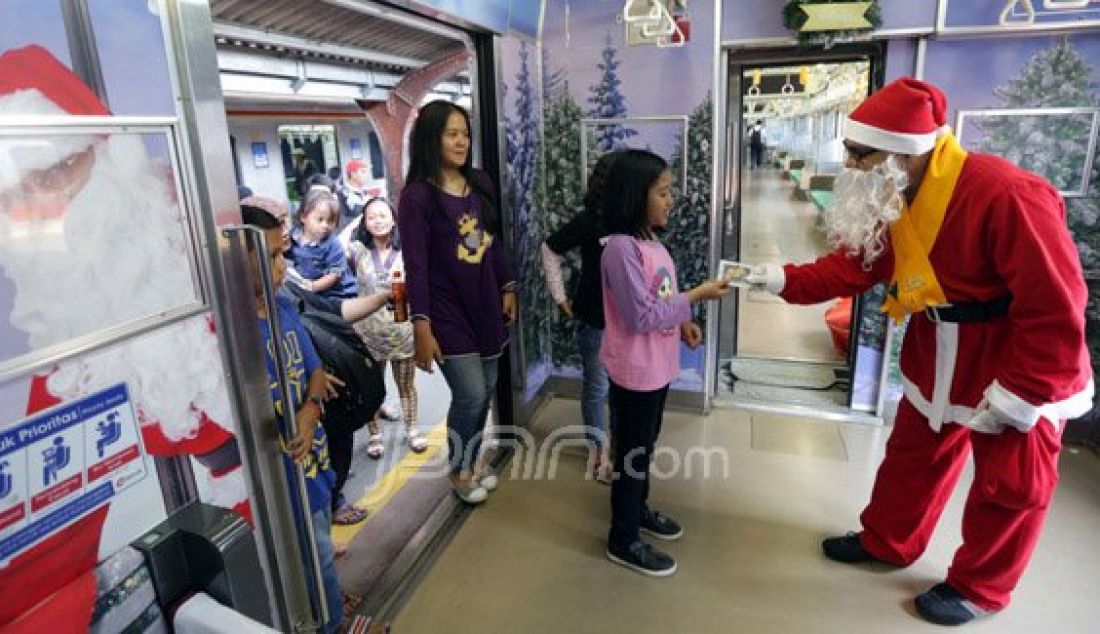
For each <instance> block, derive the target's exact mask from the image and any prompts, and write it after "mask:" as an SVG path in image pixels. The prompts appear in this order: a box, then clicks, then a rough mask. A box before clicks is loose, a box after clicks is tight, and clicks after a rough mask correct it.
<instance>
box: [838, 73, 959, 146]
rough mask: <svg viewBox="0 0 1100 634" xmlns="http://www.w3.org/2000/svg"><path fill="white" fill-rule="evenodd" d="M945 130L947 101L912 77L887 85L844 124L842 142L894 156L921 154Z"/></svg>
mask: <svg viewBox="0 0 1100 634" xmlns="http://www.w3.org/2000/svg"><path fill="white" fill-rule="evenodd" d="M948 130H949V128H948V127H947V97H945V96H944V94H943V92H941V91H940V89H939V88H936V87H935V86H933V85H932V84H928V83H925V82H923V81H920V80H919V79H913V78H912V77H902V78H901V79H898V80H895V81H893V82H891V83H889V84H887V85H886V86H885V87H884V88H883V89H882V90H879V91H878V92H876V93H875V94H873V95H871V96H870V97H868V98H867V99H865V100H864V101H863V103H861V104H860V105H859V107H858V108H856V109H855V110H853V111H852V114H850V115H848V119H847V120H846V121H845V122H844V138H846V139H848V140H849V141H854V142H856V143H859V144H860V145H866V146H867V147H873V148H875V149H879V150H884V151H886V152H894V153H896V154H910V155H917V154H924V153H925V152H928V151H930V150H931V149H932V148H933V147H935V146H936V139H938V138H939V137H940V135H942V134H944V133H945V132H947V131H948Z"/></svg>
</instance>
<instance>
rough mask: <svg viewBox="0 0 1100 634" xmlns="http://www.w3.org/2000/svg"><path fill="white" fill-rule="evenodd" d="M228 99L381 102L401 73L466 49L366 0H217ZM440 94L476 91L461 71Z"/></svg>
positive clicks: (214, 12) (456, 39)
mask: <svg viewBox="0 0 1100 634" xmlns="http://www.w3.org/2000/svg"><path fill="white" fill-rule="evenodd" d="M210 11H211V16H212V18H213V21H214V37H215V42H216V44H217V49H218V65H219V68H220V70H221V76H222V84H223V89H224V90H225V92H226V98H227V100H228V101H231V102H232V101H241V100H249V101H255V100H257V99H260V100H263V99H266V100H267V101H269V102H270V101H276V100H278V99H279V98H281V97H285V98H287V100H288V101H292V102H299V103H304V102H316V103H327V104H329V105H331V104H333V103H345V104H347V105H348V106H349V107H350V106H352V105H354V101H356V100H368V101H375V100H382V99H386V98H387V97H388V96H389V90H390V89H391V88H392V87H393V86H394V85H396V84H397V82H399V81H400V79H401V77H402V76H403V75H404V74H405V73H407V72H409V71H411V70H414V69H416V68H419V67H421V66H425V65H427V64H430V63H432V62H433V61H435V60H438V59H441V58H444V57H447V56H449V55H451V54H453V53H454V52H455V51H458V50H462V49H463V48H465V47H466V42H465V41H464V40H463V39H460V37H461V36H460V35H456V33H455V32H454V31H452V30H450V29H448V28H447V27H442V26H436V25H434V24H433V23H428V22H426V21H423V20H418V19H415V18H413V17H412V16H410V15H409V14H407V13H405V12H404V11H401V10H399V9H392V8H388V7H382V6H380V5H372V4H370V3H365V2H362V1H361V0H321V1H317V2H303V1H302V0H211V1H210ZM439 93H440V94H439V95H437V96H444V97H451V98H454V99H458V98H461V97H462V96H464V95H469V94H470V84H469V77H468V75H467V74H465V73H463V74H461V75H459V76H457V77H454V78H452V80H451V81H449V82H446V83H445V84H443V85H441V86H440V87H439Z"/></svg>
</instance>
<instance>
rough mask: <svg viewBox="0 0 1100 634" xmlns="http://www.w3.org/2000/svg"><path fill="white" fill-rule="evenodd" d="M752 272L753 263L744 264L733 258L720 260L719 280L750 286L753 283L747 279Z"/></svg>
mask: <svg viewBox="0 0 1100 634" xmlns="http://www.w3.org/2000/svg"><path fill="white" fill-rule="evenodd" d="M750 273H752V265H751V264H743V263H741V262H734V261H732V260H721V261H719V262H718V280H719V281H723V282H728V283H729V284H731V285H733V286H740V287H742V288H750V287H751V286H752V284H750V283H749V282H748V280H747V279H746V278H748V276H749V274H750Z"/></svg>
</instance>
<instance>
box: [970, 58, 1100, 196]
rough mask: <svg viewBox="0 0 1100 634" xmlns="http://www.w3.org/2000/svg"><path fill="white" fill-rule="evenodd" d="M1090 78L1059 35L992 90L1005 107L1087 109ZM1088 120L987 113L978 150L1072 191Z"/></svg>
mask: <svg viewBox="0 0 1100 634" xmlns="http://www.w3.org/2000/svg"><path fill="white" fill-rule="evenodd" d="M1089 77H1090V71H1089V67H1088V66H1087V65H1086V64H1085V62H1084V60H1082V59H1081V57H1080V55H1078V54H1077V51H1076V50H1075V49H1074V48H1073V45H1071V44H1070V42H1069V38H1067V37H1064V36H1063V37H1061V38H1059V41H1058V43H1057V44H1056V45H1055V46H1053V47H1051V48H1049V49H1047V50H1044V51H1041V52H1039V53H1038V54H1037V55H1035V57H1033V58H1032V59H1031V61H1029V62H1028V63H1027V65H1026V66H1025V67H1024V69H1023V71H1022V72H1021V73H1020V75H1019V76H1018V77H1016V78H1015V79H1012V80H1010V81H1009V82H1008V83H1006V84H1005V85H1003V86H1000V87H998V88H997V89H996V90H995V91H994V92H995V94H996V95H997V96H998V97H1000V98H1001V101H1002V102H1003V104H1004V107H1005V108H1063V107H1077V106H1085V107H1091V106H1095V105H1096V96H1095V95H1094V94H1093V91H1092V85H1091V81H1090V80H1089ZM1091 123H1092V116H1091V115H1088V114H1080V115H1055V116H1051V115H1035V116H1005V117H988V118H984V119H983V120H982V123H981V129H982V131H983V132H984V133H985V139H984V142H982V143H980V149H982V150H984V151H986V152H990V153H992V154H997V155H998V156H1002V157H1004V158H1006V159H1008V160H1009V161H1012V162H1013V163H1015V164H1017V165H1019V166H1020V167H1022V168H1024V169H1026V170H1029V171H1032V172H1035V173H1036V174H1038V175H1040V176H1042V177H1043V178H1045V179H1047V180H1048V181H1050V182H1051V183H1052V184H1053V185H1054V186H1055V187H1057V188H1058V189H1059V190H1070V189H1076V188H1077V187H1078V186H1079V185H1080V180H1079V179H1080V178H1081V165H1083V164H1084V162H1085V154H1086V152H1087V151H1088V143H1089V131H1090V125H1091Z"/></svg>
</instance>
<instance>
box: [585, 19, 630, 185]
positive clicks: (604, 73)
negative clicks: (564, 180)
mask: <svg viewBox="0 0 1100 634" xmlns="http://www.w3.org/2000/svg"><path fill="white" fill-rule="evenodd" d="M617 52H618V51H617V50H616V49H615V47H614V46H613V45H612V43H611V34H610V33H608V34H607V35H606V36H605V38H604V47H603V53H602V55H603V61H602V62H600V63H599V64H596V67H597V68H599V69H600V81H599V82H597V83H596V84H593V85H592V86H589V93H590V94H589V96H588V103H590V104H592V107H591V108H590V109H589V110H588V116H589V117H591V118H593V119H621V118H624V117H626V116H627V110H626V97H624V96H623V93H622V92H621V91H620V90H619V86H621V85H622V83H623V82H622V80H621V79H619V64H620V63H621V62H619V60H618V59H617V56H616V55H617ZM635 134H637V131H635V130H632V129H630V128H627V127H624V126H622V125H620V124H617V123H616V124H608V125H601V126H597V128H596V135H595V136H596V138H595V149H596V152H595V153H590V157H591V158H590V159H589V160H590V161H591V162H592V164H595V162H596V159H597V158H598V157H599V156H600V155H601V154H604V153H605V152H610V151H612V150H618V149H622V148H623V147H626V146H625V144H624V141H625V140H626V139H627V138H629V137H632V136H634V135H635Z"/></svg>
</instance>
